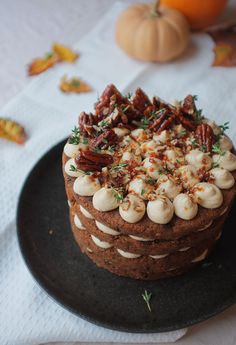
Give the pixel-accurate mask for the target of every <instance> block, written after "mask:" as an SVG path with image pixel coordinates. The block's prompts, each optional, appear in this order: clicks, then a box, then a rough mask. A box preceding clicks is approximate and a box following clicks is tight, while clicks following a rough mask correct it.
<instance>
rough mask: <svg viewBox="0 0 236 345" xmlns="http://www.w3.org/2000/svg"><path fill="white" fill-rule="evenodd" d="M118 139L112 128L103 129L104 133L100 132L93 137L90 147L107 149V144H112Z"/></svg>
mask: <svg viewBox="0 0 236 345" xmlns="http://www.w3.org/2000/svg"><path fill="white" fill-rule="evenodd" d="M117 140H118V136H117V135H116V134H115V132H114V131H113V130H112V129H107V130H105V132H104V133H102V134H100V135H99V136H98V137H97V138H95V139H93V140H92V142H91V147H93V148H96V147H98V148H100V149H107V148H108V147H109V146H112V145H114V144H115V143H116V142H117Z"/></svg>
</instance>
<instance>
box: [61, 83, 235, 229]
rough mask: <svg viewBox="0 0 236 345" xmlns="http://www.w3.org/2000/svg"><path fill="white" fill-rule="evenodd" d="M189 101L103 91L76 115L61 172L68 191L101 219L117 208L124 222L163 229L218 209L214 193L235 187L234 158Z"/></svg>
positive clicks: (219, 131)
mask: <svg viewBox="0 0 236 345" xmlns="http://www.w3.org/2000/svg"><path fill="white" fill-rule="evenodd" d="M196 100H197V97H196V96H192V95H188V96H187V97H186V98H185V99H184V100H183V101H180V102H177V101H176V102H174V104H169V103H166V102H164V101H163V100H161V99H160V98H158V97H153V99H152V101H151V100H150V99H149V98H148V96H147V95H146V94H145V93H144V92H143V91H142V89H140V88H138V89H137V90H136V92H135V93H134V94H133V95H131V94H129V95H127V96H123V95H122V94H121V93H120V92H119V91H118V90H117V89H116V87H115V86H114V85H109V86H107V88H106V89H105V90H104V92H103V93H102V95H101V97H100V98H99V99H98V102H97V103H96V104H95V111H94V114H92V113H90V114H87V113H85V112H82V113H81V114H80V116H79V123H78V126H77V127H75V128H74V129H73V131H72V135H71V136H70V138H69V139H68V142H67V143H66V145H65V148H64V153H65V155H66V156H67V157H68V160H67V162H66V164H65V167H64V169H65V173H66V174H68V175H69V176H71V177H74V178H75V181H74V186H73V189H74V192H75V193H76V194H78V195H80V196H90V197H91V196H93V201H92V202H93V207H94V208H95V209H96V210H98V211H101V212H108V211H111V210H114V209H116V208H119V214H120V216H121V218H122V219H123V220H125V221H126V222H128V223H137V222H139V221H140V220H141V219H142V218H143V217H144V215H145V213H146V212H147V216H148V217H149V219H150V220H151V221H152V222H154V223H158V224H167V223H169V222H170V221H171V219H172V217H173V216H174V214H175V215H176V216H177V217H179V218H181V219H184V220H191V219H193V218H194V217H196V216H197V213H198V207H199V206H200V207H204V208H208V209H214V208H219V207H220V206H221V205H222V203H223V194H222V191H221V189H230V188H232V187H233V185H234V182H235V180H234V176H233V175H232V174H231V172H232V171H234V170H235V169H236V156H235V155H234V153H232V152H231V150H232V148H233V145H232V142H231V140H230V139H229V138H228V137H227V136H226V135H225V131H226V130H227V129H228V123H227V122H226V123H225V124H223V125H221V126H218V125H216V123H215V122H213V121H210V120H209V119H208V118H206V117H204V116H203V115H202V110H201V109H198V108H197V106H196Z"/></svg>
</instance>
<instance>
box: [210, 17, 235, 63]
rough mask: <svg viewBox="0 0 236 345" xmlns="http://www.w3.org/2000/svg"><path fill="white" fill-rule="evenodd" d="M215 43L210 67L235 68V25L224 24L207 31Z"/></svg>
mask: <svg viewBox="0 0 236 345" xmlns="http://www.w3.org/2000/svg"><path fill="white" fill-rule="evenodd" d="M207 32H208V33H209V35H210V36H211V37H212V38H213V40H214V42H215V47H214V48H213V51H214V53H215V57H214V61H213V63H212V66H223V67H231V66H236V24H235V23H228V24H227V23H225V24H224V25H218V26H215V27H212V28H209V29H208V30H207Z"/></svg>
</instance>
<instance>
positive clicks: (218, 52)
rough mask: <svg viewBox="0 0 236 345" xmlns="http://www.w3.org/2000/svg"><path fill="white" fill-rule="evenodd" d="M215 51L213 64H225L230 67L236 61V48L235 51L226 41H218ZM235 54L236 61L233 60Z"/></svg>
mask: <svg viewBox="0 0 236 345" xmlns="http://www.w3.org/2000/svg"><path fill="white" fill-rule="evenodd" d="M213 51H214V53H215V59H214V61H213V63H212V66H225V67H227V66H228V67H230V66H232V65H235V63H236V50H235V52H234V50H233V47H231V46H230V45H229V44H226V43H218V44H216V45H215V47H214V49H213ZM234 54H235V58H234V59H235V62H234V64H232V62H233V60H234V59H233V55H234Z"/></svg>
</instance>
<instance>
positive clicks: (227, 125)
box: [219, 121, 229, 135]
mask: <svg viewBox="0 0 236 345" xmlns="http://www.w3.org/2000/svg"><path fill="white" fill-rule="evenodd" d="M219 127H220V131H221V135H223V134H224V133H225V131H227V129H229V121H227V122H225V123H224V124H223V125H220V126H219Z"/></svg>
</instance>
